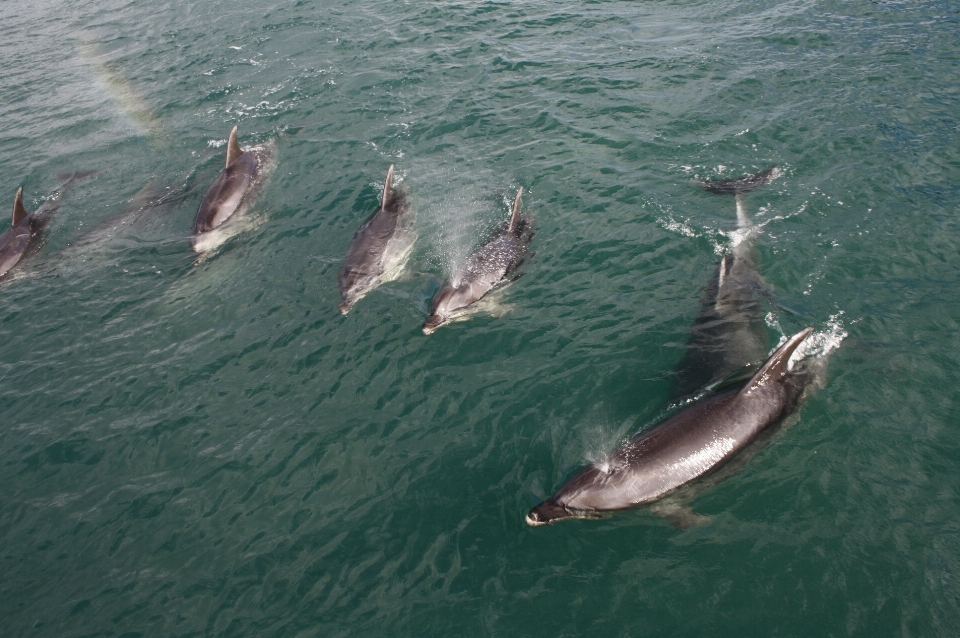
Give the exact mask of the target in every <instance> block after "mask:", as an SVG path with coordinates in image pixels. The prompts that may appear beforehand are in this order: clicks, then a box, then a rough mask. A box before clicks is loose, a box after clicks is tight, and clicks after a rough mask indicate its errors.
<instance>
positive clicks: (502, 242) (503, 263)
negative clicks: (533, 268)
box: [423, 188, 535, 334]
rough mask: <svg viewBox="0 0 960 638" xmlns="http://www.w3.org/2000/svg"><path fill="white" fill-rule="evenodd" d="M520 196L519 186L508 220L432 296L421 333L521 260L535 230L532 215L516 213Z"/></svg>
mask: <svg viewBox="0 0 960 638" xmlns="http://www.w3.org/2000/svg"><path fill="white" fill-rule="evenodd" d="M521 195H523V188H520V189H519V190H517V197H516V199H514V201H513V210H512V211H511V214H510V219H509V221H507V222H506V223H503V224H501V225H500V226H499V227H498V228H497V229H495V230H494V231H493V233H492V234H491V235H490V237H489V238H488V239H487V241H486V242H484V244H483V245H482V246H480V247H479V248H477V249H476V250H475V251H473V253H472V254H471V255H470V256H469V257H467V259H466V260H465V261H464V262H463V263H462V264H460V266H459V267H457V269H456V270H455V271H454V273H453V274H452V275H451V276H450V278H449V279H448V280H447V281H446V282H444V284H443V285H442V286H441V287H440V289H439V290H438V291H437V294H436V295H434V297H433V302H432V303H431V304H430V315H429V316H428V317H427V320H426V321H424V322H423V332H424V334H430V333H431V332H433V331H434V330H436V329H437V328H439V327H440V326H442V325H443V324H444V323H446V322H447V321H449V320H450V319H452V318H453V317H455V316H456V315H457V314H459V313H461V312H462V311H463V310H464V309H466V308H467V307H469V306H470V305H471V304H474V303H476V302H477V301H479V300H480V299H481V298H482V297H483V296H484V295H486V294H487V293H488V292H490V291H491V290H493V289H494V288H495V287H497V286H498V285H500V284H502V283H504V282H506V281H507V280H508V278H509V276H510V275H511V274H512V273H513V272H514V271H515V270H516V269H517V268H518V267H519V266H520V264H522V263H523V260H524V258H525V257H526V255H527V251H528V250H529V247H530V242H531V241H532V240H533V235H534V232H535V231H534V228H533V220H532V218H531V217H530V216H529V215H524V214H522V213H521V212H520V197H521Z"/></svg>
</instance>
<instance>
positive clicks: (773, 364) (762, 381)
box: [741, 328, 813, 394]
mask: <svg viewBox="0 0 960 638" xmlns="http://www.w3.org/2000/svg"><path fill="white" fill-rule="evenodd" d="M811 332H813V328H806V329H804V330H801V331H800V332H798V333H797V334H795V335H793V336H792V337H790V338H789V339H787V342H786V343H784V344H783V345H782V346H780V347H779V348H777V349H776V351H774V353H773V354H772V355H770V358H769V359H767V361H766V362H765V363H764V364H763V367H761V368H760V370H759V371H758V372H757V373H756V374H755V375H753V378H752V379H750V382H749V383H747V385H746V386H744V388H743V390H741V393H746V394H749V393H750V391H751V390H754V389H756V388H759V387H761V386H764V385H766V384H768V383H772V382H775V381H779V380H780V379H782V378H783V376H784V375H785V374H787V364H788V363H789V361H790V355H792V354H793V353H794V351H795V350H796V349H797V348H798V347H799V346H800V344H801V343H803V340H804V339H806V338H807V337H808V336H810V333H811Z"/></svg>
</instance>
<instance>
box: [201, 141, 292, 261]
mask: <svg viewBox="0 0 960 638" xmlns="http://www.w3.org/2000/svg"><path fill="white" fill-rule="evenodd" d="M276 150H277V149H276V142H275V141H270V142H267V143H264V144H258V145H256V146H248V147H246V148H242V149H241V148H240V144H239V143H238V142H237V127H236V126H234V127H233V129H232V130H231V131H230V136H229V139H228V140H227V160H226V166H224V168H223V170H222V171H220V174H219V175H217V177H216V179H214V180H213V183H212V184H210V187H209V188H208V189H207V192H206V194H204V196H203V199H202V200H201V201H200V207H199V208H198V209H197V215H196V217H195V218H194V220H193V237H192V238H191V244H192V245H193V250H194V252H195V253H197V255H201V256H202V255H204V254H207V253H210V252H212V251H214V250H216V249H217V248H218V247H219V246H220V245H221V244H223V242H225V241H226V240H227V239H229V238H230V235H231V233H230V232H229V230H228V229H225V228H224V225H225V224H226V223H227V222H234V230H235V231H236V232H239V231H240V230H243V229H242V228H240V227H239V226H236V225H235V221H236V219H237V218H239V217H240V216H241V215H243V213H244V212H245V211H246V210H247V208H249V206H250V204H252V203H253V201H254V200H255V199H256V198H257V196H258V195H259V194H260V191H261V190H263V186H264V184H265V183H266V181H267V179H269V177H270V175H271V174H272V173H273V170H274V169H275V168H276V165H277V162H276ZM233 234H235V233H233Z"/></svg>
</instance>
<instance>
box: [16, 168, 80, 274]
mask: <svg viewBox="0 0 960 638" xmlns="http://www.w3.org/2000/svg"><path fill="white" fill-rule="evenodd" d="M98 172H99V171H87V172H84V173H74V174H73V175H72V176H70V177H69V179H67V181H66V182H65V183H64V185H63V186H62V187H61V188H60V190H59V192H58V193H57V194H56V195H54V196H53V197H52V198H50V199H48V200H47V201H46V202H44V203H43V204H42V205H41V206H40V207H39V208H37V209H36V210H34V211H28V210H27V209H26V208H24V207H23V187H22V186H21V187H20V188H18V189H17V194H16V195H15V196H14V198H13V217H12V218H11V220H10V227H9V228H8V229H7V230H6V231H4V233H3V234H2V235H0V279H3V278H6V276H7V274H8V273H9V272H10V271H11V270H12V269H13V268H14V267H16V266H17V264H19V263H20V262H21V261H23V259H24V258H25V257H28V256H29V255H31V254H32V253H34V252H36V251H37V250H39V248H40V244H41V241H42V239H43V231H44V230H46V228H47V226H48V225H50V222H51V221H52V220H53V215H54V214H55V213H56V212H57V210H59V208H60V200H61V198H62V197H63V196H64V195H65V194H66V193H67V191H68V190H70V187H71V186H72V185H73V183H74V182H75V181H76V180H78V179H82V178H84V177H88V176H90V175H95V174H96V173H98Z"/></svg>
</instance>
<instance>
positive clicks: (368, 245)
mask: <svg viewBox="0 0 960 638" xmlns="http://www.w3.org/2000/svg"><path fill="white" fill-rule="evenodd" d="M411 222H412V217H411V215H410V205H409V201H408V200H407V194H406V192H405V191H404V190H403V189H400V190H395V189H394V188H393V164H391V165H390V168H389V169H387V179H386V181H385V182H384V183H383V196H382V197H381V198H380V207H379V208H378V209H377V210H375V211H374V212H373V214H372V215H371V216H370V217H369V218H368V219H367V221H365V222H364V223H363V225H362V226H360V228H358V229H357V232H356V233H354V235H353V241H352V242H350V248H348V249H347V256H346V257H345V258H344V260H343V265H341V266H340V273H339V276H338V278H337V283H338V286H339V288H340V305H339V306H338V307H339V309H340V312H342V313H343V314H347V313H348V312H350V309H351V308H353V304H355V303H357V301H359V300H360V298H361V297H363V296H364V295H365V294H367V293H368V292H370V291H371V290H373V289H374V288H376V287H377V286H379V285H380V284H381V283H383V282H385V281H390V280H391V279H394V278H396V276H397V275H398V274H399V273H400V271H401V270H403V267H404V265H405V264H406V261H407V258H408V257H409V256H410V251H411V250H412V249H413V243H414V241H415V240H416V235H415V234H414V233H413V232H412V230H411V226H412V223H411Z"/></svg>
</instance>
